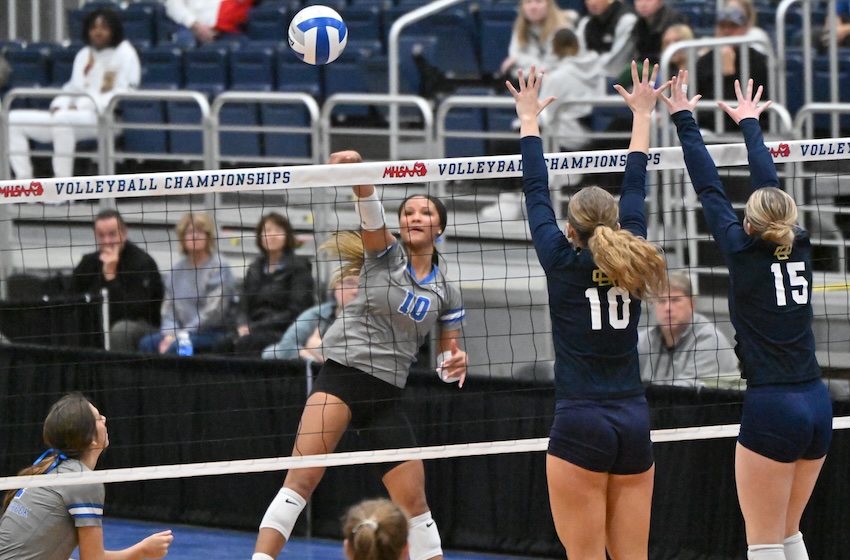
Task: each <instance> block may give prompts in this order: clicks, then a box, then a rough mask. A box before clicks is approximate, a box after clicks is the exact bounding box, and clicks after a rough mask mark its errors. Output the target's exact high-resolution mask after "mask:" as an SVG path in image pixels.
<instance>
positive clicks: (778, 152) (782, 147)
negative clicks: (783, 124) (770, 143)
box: [768, 142, 791, 158]
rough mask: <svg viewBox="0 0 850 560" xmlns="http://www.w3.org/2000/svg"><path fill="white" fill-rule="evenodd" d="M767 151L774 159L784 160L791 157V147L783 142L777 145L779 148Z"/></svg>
mask: <svg viewBox="0 0 850 560" xmlns="http://www.w3.org/2000/svg"><path fill="white" fill-rule="evenodd" d="M768 150H770V155H772V156H773V157H775V158H778V157H783V158H786V157H788V156H790V155H791V146H789V145H788V144H786V143H785V142H783V143H781V144H779V146H777V147H776V148H768Z"/></svg>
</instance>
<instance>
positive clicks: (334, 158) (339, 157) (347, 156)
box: [328, 150, 363, 163]
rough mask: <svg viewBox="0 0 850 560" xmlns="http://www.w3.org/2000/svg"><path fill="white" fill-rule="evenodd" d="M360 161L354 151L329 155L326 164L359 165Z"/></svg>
mask: <svg viewBox="0 0 850 560" xmlns="http://www.w3.org/2000/svg"><path fill="white" fill-rule="evenodd" d="M362 161H363V158H362V157H360V154H359V153H358V152H356V151H354V150H342V151H340V152H334V153H332V154H331V157H329V158H328V163H360V162H362Z"/></svg>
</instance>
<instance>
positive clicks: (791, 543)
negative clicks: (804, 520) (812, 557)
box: [782, 531, 809, 560]
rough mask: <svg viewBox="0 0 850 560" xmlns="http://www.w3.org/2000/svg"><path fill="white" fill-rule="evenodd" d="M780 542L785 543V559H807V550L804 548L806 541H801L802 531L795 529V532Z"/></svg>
mask: <svg viewBox="0 0 850 560" xmlns="http://www.w3.org/2000/svg"><path fill="white" fill-rule="evenodd" d="M782 544H784V545H785V559H786V560H809V551H808V550H806V543H804V542H803V533H801V532H799V531H797V534H795V535H791V536H790V537H788V538H787V539H785V542H783V543H782Z"/></svg>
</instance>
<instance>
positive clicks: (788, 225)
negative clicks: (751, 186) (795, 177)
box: [745, 187, 797, 245]
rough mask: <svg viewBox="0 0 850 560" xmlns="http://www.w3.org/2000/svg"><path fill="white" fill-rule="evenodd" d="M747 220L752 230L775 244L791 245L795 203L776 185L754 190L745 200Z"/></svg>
mask: <svg viewBox="0 0 850 560" xmlns="http://www.w3.org/2000/svg"><path fill="white" fill-rule="evenodd" d="M745 215H746V217H747V221H748V222H750V226H752V228H753V232H755V233H757V234H758V235H759V236H761V238H762V239H765V240H767V241H772V242H774V243H776V244H777V245H791V244H792V243H794V237H795V236H796V231H795V228H796V226H797V204H796V203H795V202H794V199H793V198H791V196H790V195H789V194H788V193H786V192H785V191H783V190H782V189H778V188H776V187H763V188H761V189H758V190H756V191H755V192H753V194H751V195H750V198H749V199H748V200H747V207H746V210H745Z"/></svg>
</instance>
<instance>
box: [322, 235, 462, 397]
mask: <svg viewBox="0 0 850 560" xmlns="http://www.w3.org/2000/svg"><path fill="white" fill-rule="evenodd" d="M365 257H366V259H365V262H364V264H363V269H362V270H361V272H360V285H359V291H358V292H357V297H356V298H355V299H354V301H352V302H351V303H350V304H348V305H347V306H345V308H344V309H343V310H342V312H341V313H340V315H339V317H337V319H336V321H334V323H333V325H331V327H330V328H329V329H328V331H327V332H326V333H325V336H324V338H323V339H322V346H323V351H324V356H325V359H329V360H333V361H335V362H338V363H340V364H343V365H346V366H348V367H353V368H357V369H359V370H361V371H363V372H365V373H368V374H369V375H373V376H375V377H377V378H378V379H380V380H382V381H386V382H387V383H390V384H392V385H395V386H396V387H399V388H404V386H405V384H406V383H407V375H408V373H409V370H410V365H411V364H412V363H413V361H414V360H415V359H416V353H417V352H418V350H419V347H420V346H422V344H423V343H424V342H425V339H426V337H427V336H428V334H429V333H430V332H431V330H432V329H433V328H434V326H435V325H438V324H439V325H440V329H441V331H452V330H457V329H460V327H461V325H462V324H463V319H464V315H465V312H464V309H463V303H462V301H461V297H460V291H459V290H458V289H457V288H456V287H455V286H454V285H452V284H451V283H450V282H449V281H448V280H447V279H446V277H445V276H444V275H443V273H442V272H441V271H440V269H439V268H437V267H436V266H435V267H433V269H432V270H431V274H429V275H428V276H427V277H426V278H424V279H422V280H417V279H416V277H415V275H414V274H413V271H412V270H411V268H410V263H409V260H408V258H407V254H406V253H405V251H404V249H403V248H402V246H401V243H400V242H398V241H396V242H395V243H393V244H392V245H391V246H390V247H388V248H387V249H385V250H383V251H377V252H375V251H366V252H365Z"/></svg>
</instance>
